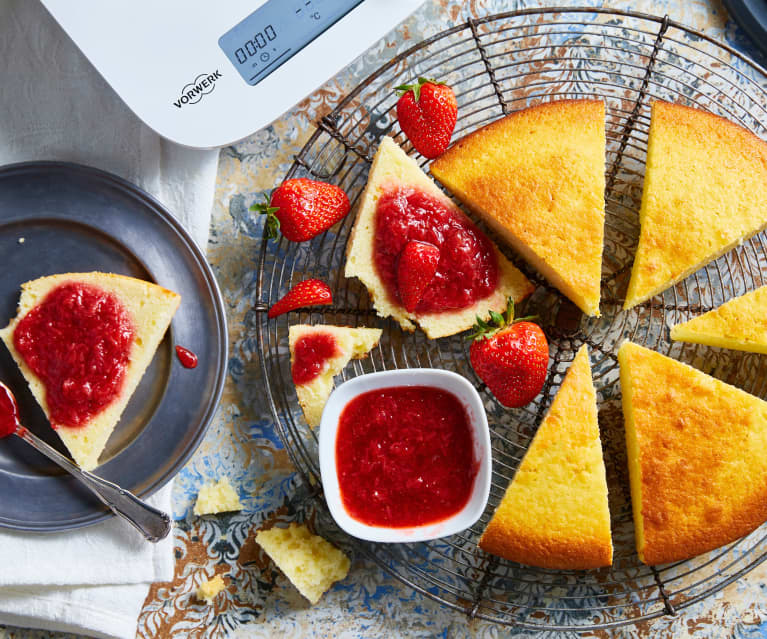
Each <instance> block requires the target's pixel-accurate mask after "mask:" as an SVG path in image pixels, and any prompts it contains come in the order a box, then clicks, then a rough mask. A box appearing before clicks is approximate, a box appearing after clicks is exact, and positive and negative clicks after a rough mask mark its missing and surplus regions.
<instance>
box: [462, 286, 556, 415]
mask: <svg viewBox="0 0 767 639" xmlns="http://www.w3.org/2000/svg"><path fill="white" fill-rule="evenodd" d="M530 319H531V318H526V317H525V318H520V319H514V301H513V300H512V299H511V298H509V305H508V308H507V309H506V312H505V313H504V314H503V315H501V314H500V313H496V312H495V311H490V321H489V322H486V321H484V320H482V319H481V318H479V317H477V323H476V324H475V326H474V333H473V334H472V335H471V336H470V339H473V340H474V341H473V342H472V344H471V348H470V350H469V358H470V359H471V365H472V366H473V367H474V371H475V372H476V373H477V375H478V376H479V378H480V379H481V380H482V381H483V382H485V384H487V387H488V388H489V389H490V392H491V393H493V395H495V397H496V399H497V400H498V401H499V402H500V403H501V404H503V405H504V406H506V407H507V408H519V407H521V406H524V405H525V404H528V403H530V402H531V401H533V399H535V397H536V396H537V395H538V393H540V392H541V388H543V382H544V381H545V379H546V369H547V368H548V364H549V344H548V341H547V340H546V335H544V333H543V330H541V327H540V326H538V324H535V323H534V322H532V321H530Z"/></svg>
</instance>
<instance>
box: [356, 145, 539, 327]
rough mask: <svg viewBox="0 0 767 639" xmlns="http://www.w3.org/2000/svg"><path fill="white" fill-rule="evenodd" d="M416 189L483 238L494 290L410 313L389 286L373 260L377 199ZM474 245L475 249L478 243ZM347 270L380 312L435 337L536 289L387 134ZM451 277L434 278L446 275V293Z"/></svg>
mask: <svg viewBox="0 0 767 639" xmlns="http://www.w3.org/2000/svg"><path fill="white" fill-rule="evenodd" d="M402 194H404V195H402ZM413 194H415V196H416V197H418V196H425V198H426V199H427V200H429V199H430V200H432V201H433V202H436V205H437V206H438V207H442V208H443V209H444V210H445V211H447V212H448V215H450V216H452V217H454V218H455V220H458V221H459V223H460V224H463V225H465V226H466V227H467V228H469V229H470V232H471V233H472V234H475V235H476V237H477V238H479V243H483V244H484V246H485V248H486V249H487V251H488V257H489V259H490V260H491V261H494V262H495V265H496V267H497V279H496V280H495V282H494V286H493V287H492V290H490V291H489V292H488V294H487V295H486V296H484V297H481V298H479V299H476V300H474V301H473V302H471V303H469V304H466V305H457V306H456V307H455V308H448V309H446V310H439V311H424V312H421V311H419V310H418V309H416V311H413V312H410V311H408V310H407V309H406V308H405V307H404V306H403V304H402V303H401V302H400V301H399V299H397V298H396V295H394V294H393V293H392V291H391V290H390V289H388V288H387V285H386V282H385V281H384V280H383V279H382V276H381V274H380V273H379V270H378V268H377V267H376V262H375V246H376V228H377V227H376V225H377V216H378V207H379V202H380V201H381V200H382V199H384V200H389V199H392V198H394V199H400V195H402V198H406V197H409V196H412V195H413ZM437 234H439V232H437ZM427 235H428V233H427ZM458 248H459V249H460V248H461V247H458ZM471 250H472V251H473V250H474V248H472V249H471ZM475 255H476V254H475V253H472V256H471V257H470V258H469V261H470V262H471V261H474V257H475ZM441 263H442V258H441V261H440V264H441ZM345 275H346V277H357V278H359V279H360V281H361V282H362V283H363V284H364V285H365V286H366V287H367V289H368V292H369V293H370V296H371V298H372V300H373V304H374V306H375V309H376V312H377V313H378V315H380V316H381V317H392V318H393V319H395V320H396V321H397V322H399V323H400V325H401V326H402V328H403V329H405V330H408V331H412V330H413V329H414V328H415V325H416V324H418V325H419V326H420V327H421V328H422V329H423V330H424V332H425V333H426V335H427V336H428V337H429V338H432V339H434V338H438V337H444V336H447V335H453V334H455V333H459V332H461V331H464V330H466V329H469V328H471V327H472V326H473V325H474V323H475V322H476V318H477V315H479V316H481V317H484V318H487V317H489V312H490V311H491V310H495V311H498V312H499V313H500V312H503V310H504V309H505V308H506V306H507V303H508V298H509V297H511V298H513V299H514V301H515V302H518V301H520V300H522V299H523V298H524V297H526V296H527V295H530V293H532V292H533V290H534V289H533V285H532V284H531V283H530V282H529V281H528V280H527V278H526V277H525V276H524V275H522V273H521V272H520V271H519V270H517V268H515V267H514V266H513V265H512V264H511V263H510V262H509V261H508V259H506V257H505V256H504V255H503V254H502V253H501V252H500V251H499V250H498V248H497V247H496V246H495V245H494V244H493V243H492V242H491V241H490V240H489V239H487V237H486V236H485V235H484V233H482V231H480V230H479V229H477V228H476V226H474V224H473V223H472V222H471V221H470V220H469V219H468V218H467V217H466V216H465V215H464V214H463V212H462V211H461V210H460V209H459V208H458V207H457V206H456V205H455V204H454V203H453V202H452V200H450V198H448V197H447V196H446V195H445V194H444V193H443V192H442V191H441V190H440V189H439V188H438V187H437V185H436V184H434V182H432V181H431V180H430V179H429V178H428V177H427V176H426V174H425V173H424V172H423V171H422V170H421V168H420V167H419V166H418V163H417V162H416V161H415V160H414V159H413V158H411V157H409V156H408V155H407V154H406V153H405V152H404V151H403V150H402V149H401V148H400V147H399V146H398V145H397V143H396V142H394V140H392V139H391V138H389V137H385V138H383V139H382V140H381V143H380V145H379V147H378V150H377V151H376V155H375V158H374V159H373V165H372V166H371V168H370V173H369V175H368V182H367V186H366V187H365V192H364V193H363V194H362V198H361V200H360V203H359V205H358V207H357V217H356V220H355V223H354V228H353V229H352V234H351V238H350V241H349V244H348V246H347V259H346V269H345ZM449 278H450V273H447V275H446V277H445V278H443V277H442V276H441V275H439V273H438V274H437V276H436V277H435V279H438V280H442V281H441V282H440V284H441V285H442V286H443V288H444V289H445V290H446V291H447V292H449V293H452V292H454V291H452V290H451V287H450V286H449ZM445 279H446V280H447V281H448V285H447V286H445V282H444V280H445Z"/></svg>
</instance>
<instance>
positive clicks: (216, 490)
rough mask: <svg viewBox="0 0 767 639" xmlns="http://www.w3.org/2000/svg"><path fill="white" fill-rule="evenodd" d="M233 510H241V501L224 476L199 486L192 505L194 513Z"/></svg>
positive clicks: (204, 513) (208, 513)
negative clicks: (214, 481)
mask: <svg viewBox="0 0 767 639" xmlns="http://www.w3.org/2000/svg"><path fill="white" fill-rule="evenodd" d="M233 510H242V503H241V502H240V498H239V497H238V496H237V491H235V490H234V488H232V485H231V484H230V483H229V480H228V479H227V478H226V477H222V478H221V479H219V480H218V481H217V482H216V483H215V484H213V483H209V484H205V485H204V486H203V487H202V488H200V492H199V493H198V495H197V502H196V503H195V505H194V514H195V515H211V514H213V513H226V512H231V511H233Z"/></svg>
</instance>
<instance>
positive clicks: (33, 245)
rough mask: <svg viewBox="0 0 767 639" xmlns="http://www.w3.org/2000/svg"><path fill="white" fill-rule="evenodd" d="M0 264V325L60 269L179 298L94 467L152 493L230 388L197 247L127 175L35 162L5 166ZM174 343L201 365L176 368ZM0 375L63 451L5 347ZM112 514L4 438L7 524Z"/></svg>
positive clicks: (0, 443) (0, 179)
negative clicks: (32, 288) (24, 293)
mask: <svg viewBox="0 0 767 639" xmlns="http://www.w3.org/2000/svg"><path fill="white" fill-rule="evenodd" d="M20 238H24V241H23V242H20V241H19V240H20ZM0 260H1V263H2V276H1V277H0V325H2V326H5V325H6V324H7V322H8V321H9V320H10V319H11V318H12V317H13V316H14V315H15V314H16V304H17V303H18V299H19V287H20V285H21V284H22V282H26V281H27V280H32V279H35V278H37V277H40V276H43V275H51V274H53V273H65V272H87V271H105V272H111V273H121V274H124V275H131V276H134V277H139V278H141V279H146V280H150V281H153V282H157V283H158V284H161V285H162V286H164V287H166V288H169V289H171V290H174V291H176V292H177V293H179V294H180V295H181V306H180V307H179V309H178V311H177V313H176V315H175V317H174V318H173V323H172V325H171V329H170V331H168V334H167V335H166V336H165V339H164V340H163V342H162V344H161V345H160V347H159V349H158V350H157V353H156V354H155V357H154V359H153V360H152V363H151V365H150V366H149V368H148V369H147V372H146V373H145V375H144V377H143V379H142V380H141V383H140V384H139V386H138V388H137V389H136V391H135V393H134V394H133V397H132V398H131V400H130V402H129V404H128V406H127V408H126V410H125V413H124V414H123V416H122V419H121V420H120V423H119V424H118V426H117V428H116V430H115V432H114V434H113V435H112V437H111V438H110V440H109V442H108V443H107V447H106V449H105V451H104V454H103V455H102V457H101V459H102V460H103V461H104V462H105V463H103V464H102V465H101V466H99V467H98V469H97V470H96V473H97V474H98V475H100V476H102V477H104V478H106V479H108V480H110V481H114V482H117V483H118V484H120V485H121V486H123V487H124V488H127V489H128V490H130V491H132V492H134V493H135V494H137V495H139V496H141V497H147V496H149V495H151V494H152V493H153V492H155V491H156V490H158V489H159V488H160V487H161V486H163V484H165V483H166V482H167V481H168V480H169V479H171V478H172V477H173V475H174V474H175V473H176V472H177V471H178V470H179V469H180V467H181V466H182V465H183V464H184V463H185V462H186V460H187V459H189V457H190V456H191V455H192V453H193V452H194V451H195V449H196V448H197V446H198V445H199V443H200V441H201V440H202V437H203V435H204V434H205V430H206V428H207V426H208V424H209V423H210V420H211V418H212V417H213V414H214V411H215V409H216V406H217V405H218V402H219V400H220V398H221V391H222V390H223V385H224V378H225V375H226V360H227V338H226V317H225V314H224V305H223V301H222V299H221V293H220V292H219V290H218V285H217V284H216V280H215V278H214V276H213V273H212V272H211V270H210V267H209V266H208V263H207V262H206V261H205V257H204V256H203V254H202V252H201V251H200V249H199V248H198V247H197V245H196V244H195V243H194V241H193V240H192V239H191V238H190V237H189V235H188V234H187V233H186V231H184V229H183V228H182V227H181V226H180V225H179V223H178V222H177V221H176V220H175V218H173V216H172V215H171V214H170V213H169V212H168V211H167V210H166V209H165V208H164V207H163V206H162V205H161V204H160V203H159V202H157V201H156V200H154V199H153V198H152V197H151V196H149V195H148V194H147V193H145V192H143V191H142V190H141V189H139V188H138V187H136V186H134V185H132V184H130V183H129V182H126V181H125V180H123V179H121V178H118V177H116V176H114V175H111V174H109V173H105V172H103V171H98V170H96V169H92V168H89V167H85V166H79V165H75V164H68V163H62V162H28V163H23V164H14V165H10V166H6V167H2V168H0ZM175 344H180V345H183V346H185V347H187V348H189V349H191V350H192V351H194V352H195V353H196V354H197V356H198V358H199V365H198V366H197V368H195V369H192V370H189V369H186V368H183V367H182V366H181V364H180V362H179V361H178V359H177V358H176V357H175V353H174V346H175ZM0 379H2V380H4V381H5V382H7V383H8V384H9V385H10V387H11V388H12V389H13V391H14V393H15V394H16V398H17V399H18V401H19V408H20V411H21V417H22V421H23V423H24V424H25V425H27V427H28V428H29V429H30V430H31V431H33V432H34V433H35V434H36V435H38V436H40V437H42V438H43V439H45V440H46V441H47V442H48V443H50V444H51V445H53V446H55V447H56V448H58V449H59V450H61V451H62V452H66V450H65V448H64V446H63V444H62V443H61V442H60V440H59V438H58V436H57V435H56V434H55V433H54V431H53V430H52V429H51V427H50V426H49V425H48V422H47V421H46V419H45V417H44V415H43V413H42V411H41V410H40V408H39V406H38V405H37V403H36V402H35V400H34V398H33V397H32V395H31V393H30V392H29V389H28V388H27V385H26V383H25V381H24V379H23V377H22V376H21V374H20V373H19V371H18V369H17V367H16V365H15V364H14V362H13V360H12V359H11V356H10V354H9V353H8V352H7V350H6V348H5V347H4V346H1V345H0ZM110 515H111V513H109V511H107V510H106V509H105V508H104V507H103V506H101V504H100V503H99V502H98V501H96V500H95V499H94V498H93V497H92V496H91V495H90V494H89V493H88V492H86V491H85V490H84V489H83V488H81V487H80V485H79V484H78V482H77V481H76V480H75V479H74V478H72V477H70V476H69V475H67V474H66V473H64V472H63V471H60V470H59V469H58V467H56V466H54V465H53V464H52V463H50V462H48V461H47V460H46V459H45V458H44V457H42V456H40V455H39V454H38V453H37V452H36V451H34V450H33V449H31V448H30V447H29V446H28V445H26V444H25V443H24V442H22V441H21V440H19V439H18V438H16V437H9V438H6V439H3V440H0V526H5V527H8V528H15V529H19V530H29V531H38V532H44V531H57V530H65V529H69V528H78V527H81V526H87V525H90V524H94V523H96V522H98V521H102V520H103V519H106V518H107V517H109V516H110Z"/></svg>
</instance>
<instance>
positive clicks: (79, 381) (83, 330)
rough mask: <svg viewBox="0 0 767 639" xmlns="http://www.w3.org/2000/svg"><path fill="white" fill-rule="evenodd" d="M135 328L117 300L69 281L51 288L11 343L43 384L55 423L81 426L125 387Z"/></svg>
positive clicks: (92, 288) (81, 284)
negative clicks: (124, 382)
mask: <svg viewBox="0 0 767 639" xmlns="http://www.w3.org/2000/svg"><path fill="white" fill-rule="evenodd" d="M134 335H135V329H134V326H133V322H132V321H131V317H130V314H129V313H128V311H127V310H126V309H125V307H124V306H123V305H122V303H121V302H120V300H119V299H117V297H115V296H114V295H112V294H111V293H108V292H106V291H103V290H101V289H99V288H97V287H95V286H91V285H89V284H83V283H81V282H67V283H64V284H61V285H59V286H57V287H56V288H54V289H53V290H51V291H50V292H49V293H48V295H46V296H45V299H44V300H43V301H42V302H41V303H40V304H38V305H37V306H35V307H34V308H33V309H32V310H31V311H29V312H28V313H27V314H26V315H25V316H24V318H23V319H22V320H21V321H20V322H19V323H18V324H17V326H16V329H15V330H14V332H13V345H14V346H15V348H16V350H17V351H18V352H19V354H20V355H21V358H22V359H23V360H24V362H25V363H26V365H27V366H29V368H30V369H32V372H33V373H34V374H35V375H37V377H39V378H40V379H41V380H42V382H43V385H44V386H45V399H46V402H47V404H48V412H49V414H50V419H51V424H52V425H53V426H54V428H55V427H56V426H82V425H83V424H85V423H86V422H87V421H88V420H89V419H90V418H91V417H93V416H94V415H95V414H97V413H99V412H101V411H102V410H103V409H104V408H106V407H107V406H108V405H109V404H111V403H112V402H113V401H114V400H115V399H117V397H118V395H119V394H120V391H121V390H122V386H123V381H124V379H125V371H126V369H127V367H128V364H129V362H130V352H131V348H132V346H133V338H134Z"/></svg>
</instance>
